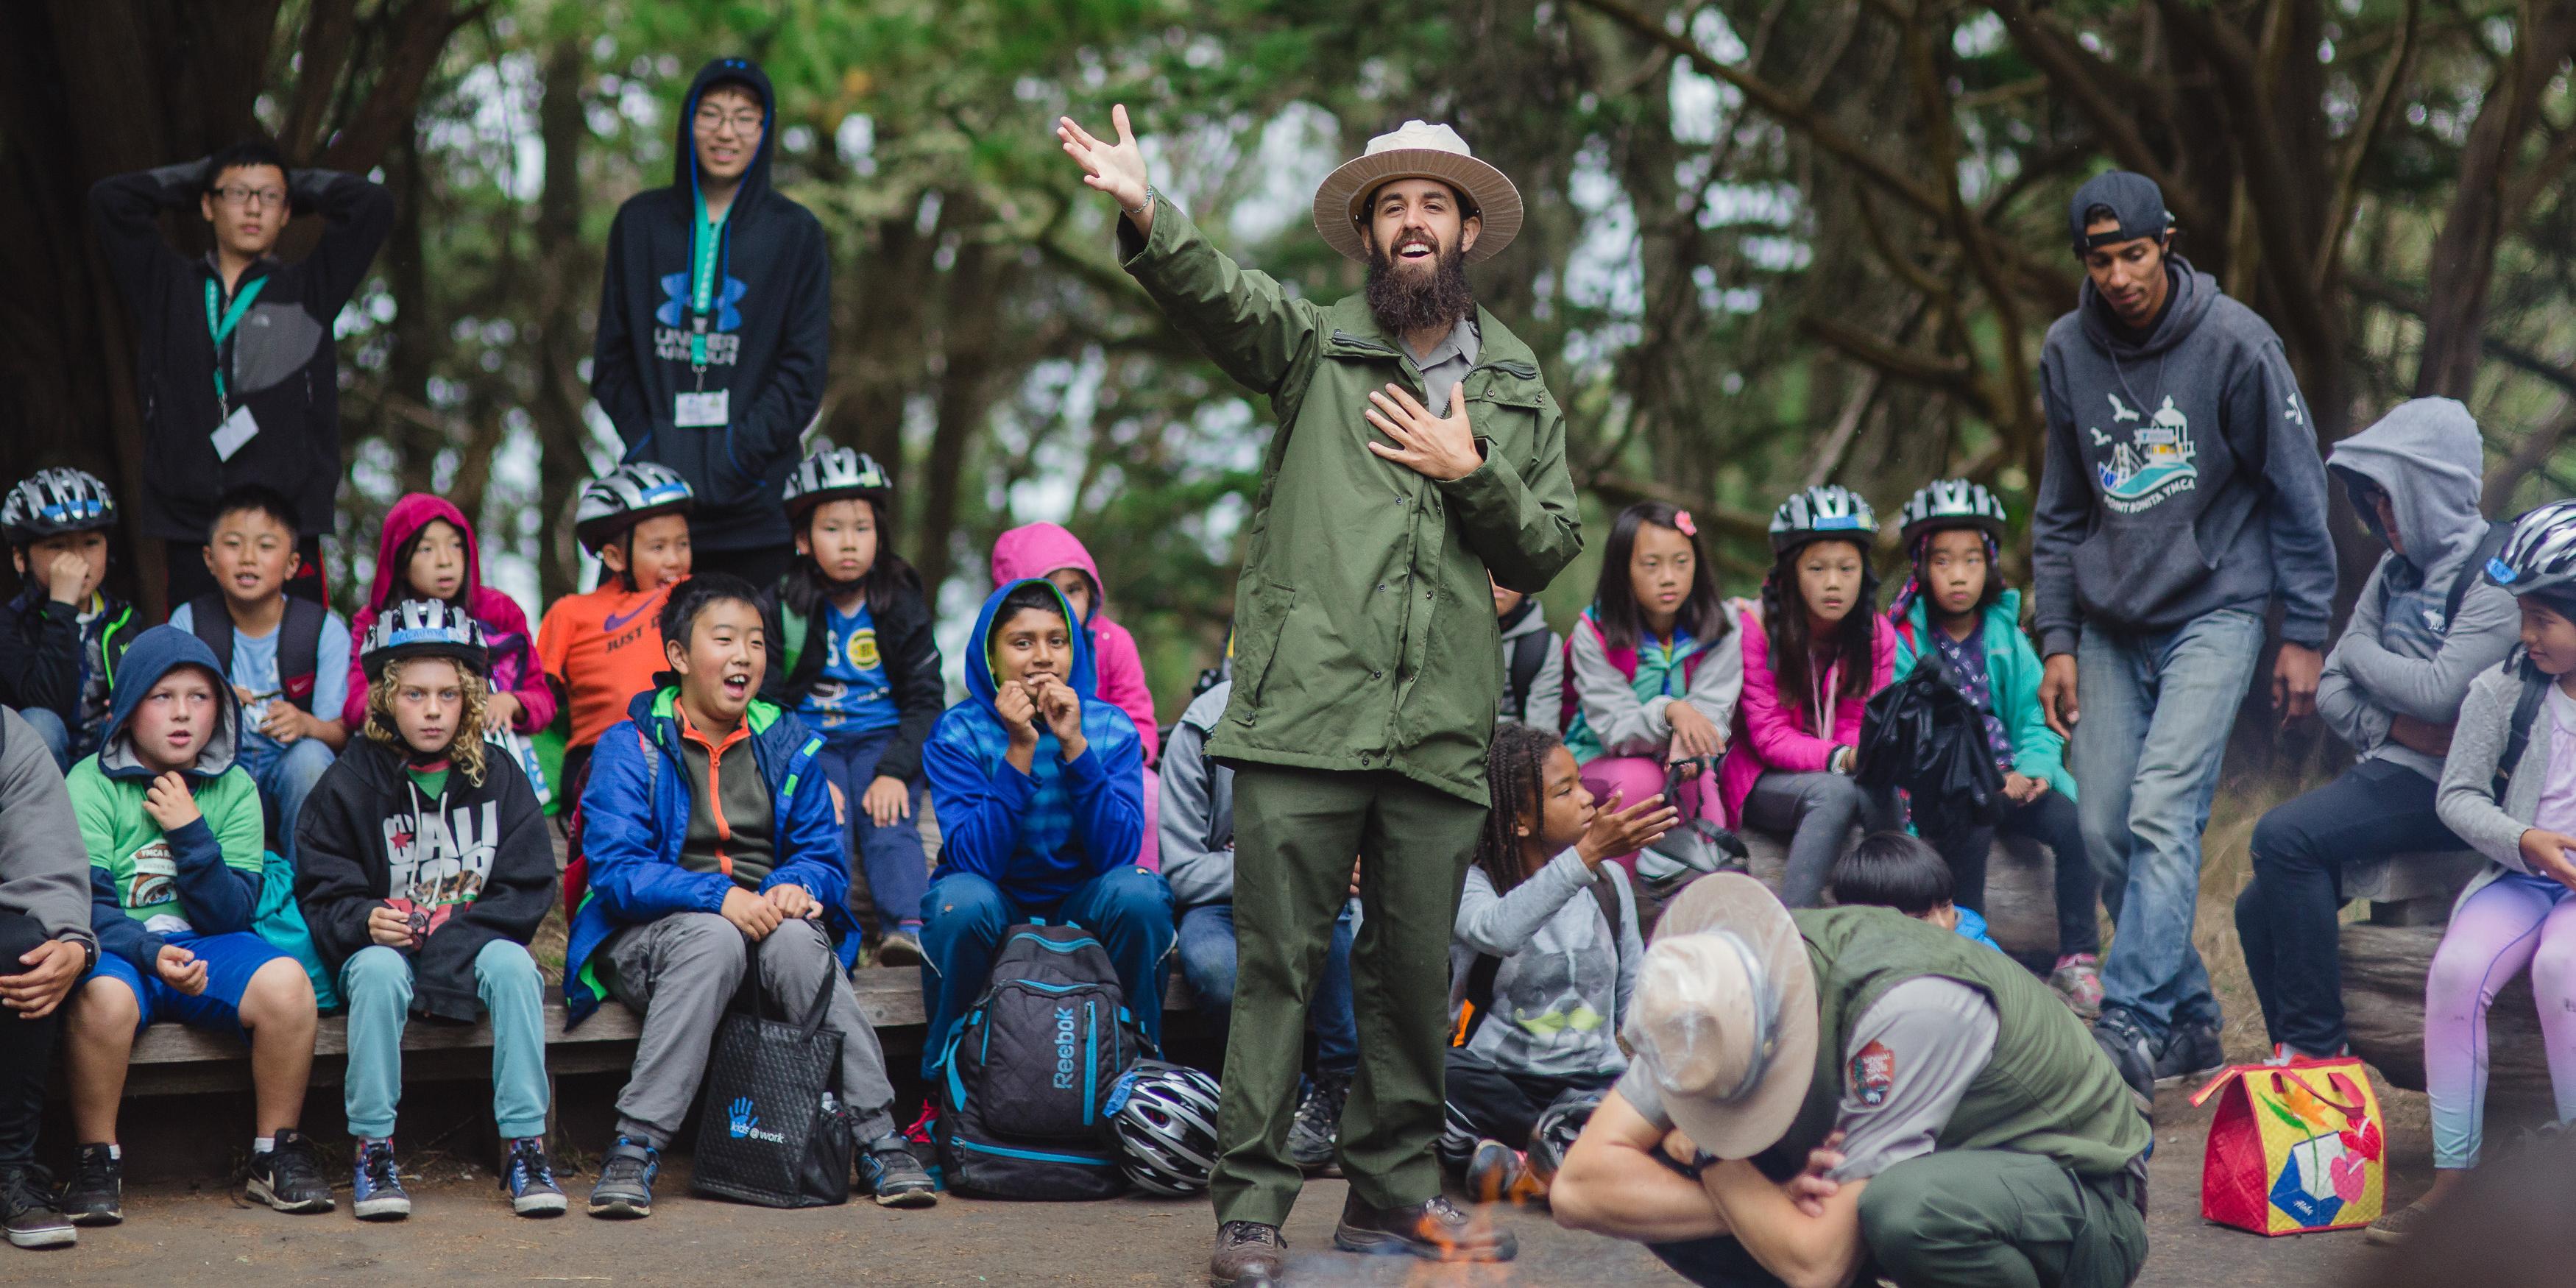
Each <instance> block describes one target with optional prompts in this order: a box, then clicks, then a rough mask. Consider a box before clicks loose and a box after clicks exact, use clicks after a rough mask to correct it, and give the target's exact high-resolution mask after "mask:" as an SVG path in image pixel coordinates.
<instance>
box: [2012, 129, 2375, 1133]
mask: <svg viewBox="0 0 2576 1288" xmlns="http://www.w3.org/2000/svg"><path fill="white" fill-rule="evenodd" d="M2067 223H2068V232H2069V234H2070V236H2071V238H2072V240H2073V244H2074V251H2075V254H2076V256H2077V258H2079V259H2081V260H2082V261H2083V262H2084V270H2085V279H2086V280H2085V282H2084V285H2083V287H2082V291H2081V294H2080V296H2079V298H2078V302H2077V305H2076V308H2075V310H2074V311H2073V312H2071V313H2068V314H2067V315H2066V316H2064V317H2061V318H2059V319H2058V320H2057V323H2056V324H2055V325H2054V326H2051V327H2050V328H2049V330H2048V341H2047V344H2046V346H2045V347H2044V348H2043V350H2042V351H2041V355H2040V384H2041V389H2040V396H2041V399H2042V401H2043V403H2044V405H2045V409H2046V412H2047V417H2048V427H2047V440H2046V464H2045V467H2044V469H2043V471H2042V474H2041V476H2040V484H2039V498H2038V502H2037V504H2036V505H2035V506H2034V507H2033V509H2032V514H2031V566H2032V572H2033V582H2034V589H2035V598H2036V600H2037V604H2038V612H2037V617H2036V621H2035V622H2034V625H2035V626H2036V627H2037V630H2038V634H2039V640H2040V652H2041V654H2042V655H2043V656H2044V657H2046V658H2047V663H2046V673H2045V675H2044V677H2043V678H2042V680H2041V682H2040V689H2039V698H2040V705H2041V707H2042V708H2043V709H2044V710H2045V711H2046V713H2047V715H2048V720H2049V724H2050V725H2051V727H2053V728H2056V729H2057V730H2058V731H2059V732H2060V733H2062V734H2065V735H2066V736H2067V740H2068V748H2067V749H2068V753H2069V754H2068V756H2067V763H2068V767H2069V768H2071V769H2072V770H2073V771H2074V773H2075V780H2076V783H2077V785H2078V786H2079V787H2080V788H2081V789H2082V792H2081V797H2080V806H2079V809H2080V811H2081V813H2082V815H2083V819H2084V832H2085V839H2086V841H2087V842H2088V843H2089V844H2090V845H2091V846H2092V848H2093V853H2094V858H2095V861H2096V863H2097V864H2098V865H2099V866H2100V867H2101V870H2102V875H2103V878H2104V880H2103V892H2104V894H2105V895H2106V896H2108V897H2109V900H2110V904H2111V909H2112V913H2113V916H2114V917H2116V918H2117V922H2118V932H2117V934H2116V935H2115V936H2114V938H2113V939H2112V942H2111V954H2110V958H2109V960H2107V961H2106V962H2104V964H2103V968H2102V989H2103V995H2104V996H2103V1007H2102V1017H2101V1018H2100V1019H2099V1020H2097V1021H2095V1023H2094V1038H2095V1040H2096V1041H2098V1042H2100V1043H2101V1045H2102V1047H2103V1049H2104V1051H2105V1052H2107V1053H2108V1054H2109V1055H2110V1056H2111V1058H2112V1063H2113V1064H2114V1065H2115V1066H2117V1067H2118V1068H2119V1070H2120V1073H2121V1077H2122V1078H2123V1079H2124V1080H2126V1081H2127V1082H2128V1083H2129V1086H2130V1088H2131V1089H2132V1090H2134V1091H2136V1092H2137V1093H2138V1094H2139V1095H2140V1096H2141V1097H2142V1098H2143V1097H2147V1096H2149V1095H2151V1094H2152V1088H2153V1086H2154V1085H2156V1084H2160V1083H2169V1082H2174V1081H2180V1080H2181V1079H2183V1078H2186V1077H2190V1076H2193V1075H2195V1074H2198V1073H2201V1072H2204V1071H2207V1070H2212V1069H2216V1068H2218V1067H2219V1066H2220V1065H2222V1064H2224V1063H2225V1062H2226V1061H2225V1057H2223V1056H2222V1055H2221V1054H2220V1053H2219V1047H2218V1018H2219V1016H2218V1002H2217V999H2216V998H2214V997H2212V996H2211V995H2210V991H2209V972H2208V971H2207V969H2206V968H2204V967H2203V966H2202V964H2201V960H2200V954H2199V953H2198V952H2196V951H2194V950H2193V948H2192V945H2191V927H2192V918H2193V914H2194V911H2195V910H2196V908H2197V905H2198V902H2199V897H2200V834H2201V829H2202V828H2203V827H2205V826H2207V825H2208V822H2209V802H2210V796H2211V795H2212V793H2214V792H2215V791H2216V789H2217V786H2218V767H2219V761H2220V758H2221V757H2222V755H2223V754H2224V752H2225V749H2226V743H2227V733H2228V730H2229V728H2230V727H2231V726H2232V725H2233V724H2234V723H2235V720H2236V708H2237V705H2238V703H2239V702H2240V700H2241V699H2242V698H2243V696H2244V693H2245V689H2246V686H2247V685H2248V684H2249V683H2251V682H2252V680H2253V675H2254V666H2255V662H2256V659H2257V658H2258V657H2259V656H2260V654H2261V653H2262V649H2263V636H2264V614H2265V612H2266V610H2267V608H2268V607H2269V605H2270V602H2271V601H2272V600H2273V598H2275V597H2276V596H2277V597H2278V598H2279V599H2280V600H2281V604H2282V628H2281V634H2282V641H2281V649H2280V657H2279V660H2278V661H2277V663H2276V664H2275V666H2274V668H2273V674H2272V696H2273V705H2274V706H2275V707H2277V708H2278V709H2279V710H2280V711H2281V713H2282V715H2283V716H2284V717H2285V718H2288V717H2298V716H2304V715H2306V714H2308V713H2309V712H2310V711H2311V710H2313V709H2314V706H2315V694H2316V686H2317V678H2318V673H2319V671H2320V670H2321V669H2322V667H2323V665H2324V659H2323V657H2322V656H2321V654H2320V650H2321V649H2322V648H2323V647H2324V645H2325V639H2326V626H2327V620H2328V618H2329V617H2330V615H2331V613H2332V609H2333V600H2334V587H2335V565H2334V548H2333V542H2332V540H2331V539H2330V538H2329V537H2328V535H2327V533H2326V490H2325V470H2324V467H2323V465H2322V463H2321V462H2320V461H2319V460H2318V458H2317V444H2316V432H2315V430H2314V429H2313V428H2312V426H2311V423H2310V418H2309V415H2308V407H2307V402H2306V400H2305V399H2303V398H2301V397H2300V395H2299V387H2298V382H2297V380H2296V379H2295V378H2294V377H2293V376H2292V375H2291V372H2290V364H2289V361H2288V359H2287V358H2286V357H2285V356H2284V355H2283V353H2282V350H2281V341H2280V338H2279V337H2278V336H2276V335H2274V334H2273V333H2272V328H2271V327H2270V326H2268V325H2266V324H2265V323H2264V321H2263V319H2262V318H2260V317H2258V316H2256V315H2255V313H2254V311H2253V310H2251V309H2249V308H2246V307H2245V306H2244V305H2242V304H2240V303H2238V302H2236V301H2235V300H2232V299H2229V298H2227V297H2226V296H2225V295H2224V294H2222V293H2221V292H2220V291H2219V289H2218V283H2217V281H2216V279H2214V278H2212V277H2210V276H2209V275H2208V274H2207V273H2202V272H2199V271H2197V270H2195V269H2193V268H2192V266H2191V265H2190V263H2189V262H2187V261H2185V260H2184V259H2183V258H2182V257H2180V256H2178V255H2175V254H2173V253H2172V233H2173V223H2172V216H2171V215H2169V214H2168V213H2167V212H2166V210H2165V206H2164V195H2163V193H2162V192H2160V191H2159V190H2158V189H2157V188H2156V185H2155V183H2154V182H2153V181H2152V180H2149V179H2148V178H2146V177H2145V176H2144V175H2138V174H2130V173H2127V172H2125V171H2117V170H2115V171H2111V172H2108V173H2105V174H2101V175H2097V176H2095V177H2094V178H2093V179H2091V180H2089V181H2087V182H2086V183H2085V184H2084V186H2083V187H2081V188H2078V189H2077V190H2076V192H2075V197H2074V199H2073V200H2072V201H2071V202H2070V203H2068V206H2067ZM2079 673H2080V674H2081V675H2082V677H2083V678H2082V684H2081V694H2082V708H2081V712H2080V714H2081V716H2082V719H2081V721H2080V722H2079V720H2078V718H2077V717H2078V715H2079V712H2078V708H2077V694H2078V684H2077V678H2076V677H2077V675H2078V674H2079Z"/></svg>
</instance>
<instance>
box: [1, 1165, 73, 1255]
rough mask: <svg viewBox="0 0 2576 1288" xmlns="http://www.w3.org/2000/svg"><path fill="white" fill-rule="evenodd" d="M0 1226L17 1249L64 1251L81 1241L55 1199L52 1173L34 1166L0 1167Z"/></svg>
mask: <svg viewBox="0 0 2576 1288" xmlns="http://www.w3.org/2000/svg"><path fill="white" fill-rule="evenodd" d="M0 1227H5V1228H6V1229H7V1230H8V1232H9V1243H10V1245H11V1246H13V1247H20V1248H65V1247H69V1246H71V1245H72V1244H74V1243H77V1242H79V1241H80V1231H78V1230H75V1229H73V1228H72V1223H71V1221H70V1219H69V1218H67V1217H65V1216H64V1215H63V1209H62V1205H61V1204H60V1203H58V1202H56V1201H55V1200H54V1177H53V1173H51V1172H48V1171H46V1170H45V1169H44V1168H41V1167H38V1166H36V1165H35V1164H34V1163H11V1164H6V1165H0Z"/></svg>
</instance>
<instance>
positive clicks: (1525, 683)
mask: <svg viewBox="0 0 2576 1288" xmlns="http://www.w3.org/2000/svg"><path fill="white" fill-rule="evenodd" d="M1548 642H1549V636H1548V633H1547V632H1546V631H1545V630H1535V631H1531V632H1530V633H1528V634H1527V635H1515V636H1513V637H1512V661H1511V666H1510V667H1509V668H1508V669H1507V670H1505V671H1504V673H1503V716H1504V718H1505V719H1509V720H1518V719H1520V718H1521V712H1522V711H1523V710H1524V709H1525V708H1527V707H1528V706H1529V700H1530V688H1531V686H1533V685H1535V684H1537V683H1538V669H1539V668H1540V667H1542V666H1545V665H1547V646H1548Z"/></svg>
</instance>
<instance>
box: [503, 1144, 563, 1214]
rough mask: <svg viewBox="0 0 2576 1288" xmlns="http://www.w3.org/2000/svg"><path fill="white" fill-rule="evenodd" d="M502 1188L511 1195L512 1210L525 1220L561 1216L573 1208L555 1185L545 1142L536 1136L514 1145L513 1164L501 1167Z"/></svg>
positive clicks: (505, 1164)
mask: <svg viewBox="0 0 2576 1288" xmlns="http://www.w3.org/2000/svg"><path fill="white" fill-rule="evenodd" d="M501 1188H502V1189H505V1190H508V1191H509V1192H510V1210H511V1211H513V1212H516V1213H518V1214H519V1215H521V1216H561V1215H563V1212H564V1209H565V1208H566V1207H568V1206H570V1204H569V1203H568V1202H567V1201H566V1200H565V1199H564V1192H563V1187H562V1186H560V1185H557V1184H555V1168H554V1164H553V1163H552V1162H550V1161H548V1160H547V1158H546V1146H545V1142H543V1141H541V1140H538V1139H536V1138H535V1137H533V1136H531V1137H525V1138H522V1139H519V1140H514V1141H511V1142H510V1157H509V1160H508V1161H506V1162H504V1163H502V1164H501Z"/></svg>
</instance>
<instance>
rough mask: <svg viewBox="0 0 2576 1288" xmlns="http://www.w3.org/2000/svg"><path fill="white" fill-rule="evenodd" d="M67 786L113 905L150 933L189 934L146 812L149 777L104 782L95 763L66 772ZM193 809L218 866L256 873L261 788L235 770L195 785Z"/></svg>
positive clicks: (164, 851) (165, 841) (160, 839)
mask: <svg viewBox="0 0 2576 1288" xmlns="http://www.w3.org/2000/svg"><path fill="white" fill-rule="evenodd" d="M65 785H66V786H67V787H68V788H69V789H70V791H71V798H72V813H73V816H74V817H76V818H78V819H79V820H80V830H81V844H82V846H83V847H84V848H85V849H87V850H88V851H89V861H90V866H92V867H95V868H104V869H106V870H107V875H108V880H109V881H110V882H111V883H112V884H113V885H114V886H115V887H116V901H117V904H118V906H119V907H122V908H124V909H125V912H126V915H128V916H131V917H133V918H134V919H135V920H137V921H140V922H142V923H143V928H144V929H145V930H148V931H150V932H152V933H153V934H156V935H164V936H166V935H172V934H185V933H187V932H189V931H191V930H193V929H194V927H193V926H192V925H191V924H190V922H189V913H188V909H187V907H186V906H185V905H184V904H183V903H182V902H181V901H180V899H179V885H178V879H179V868H178V860H177V856H175V855H174V854H173V853H172V852H171V849H170V841H169V838H168V837H166V836H163V835H162V833H161V825H160V824H158V823H155V822H153V821H152V815H150V814H149V813H147V812H145V811H144V808H143V802H144V799H145V795H146V793H147V792H149V791H150V789H151V786H152V780H151V779H150V778H140V777H137V778H110V777H108V776H107V775H106V774H104V773H102V772H100V770H99V767H98V757H96V756H91V757H88V758H86V759H84V760H82V761H81V762H80V763H79V764H77V765H74V766H72V772H71V773H70V774H69V775H68V776H66V779H65ZM196 797H197V810H198V812H199V813H201V814H203V815H205V821H206V827H207V828H208V829H209V830H211V831H212V832H213V833H214V834H215V843H216V844H217V846H219V847H220V848H221V849H222V851H223V861H224V866H226V867H230V868H235V869H238V870H240V871H243V872H247V873H249V874H251V875H252V876H253V877H257V876H259V875H260V869H261V864H262V861H263V851H264V849H265V841H266V821H265V819H264V818H263V817H262V815H261V814H260V806H259V786H258V784H256V783H254V782H252V781H251V776H250V774H249V773H248V772H247V771H245V770H243V769H242V768H241V766H239V765H235V766H232V767H231V768H228V769H226V770H225V771H224V772H222V773H220V774H217V775H216V776H215V777H213V778H211V779H208V780H206V781H204V782H201V783H198V784H197V785H196Z"/></svg>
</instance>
